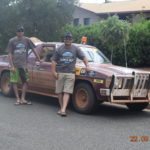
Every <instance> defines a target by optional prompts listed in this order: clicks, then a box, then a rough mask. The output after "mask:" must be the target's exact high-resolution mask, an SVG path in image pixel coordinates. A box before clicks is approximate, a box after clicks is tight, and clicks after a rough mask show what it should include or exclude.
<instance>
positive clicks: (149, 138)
mask: <svg viewBox="0 0 150 150" xmlns="http://www.w3.org/2000/svg"><path fill="white" fill-rule="evenodd" d="M129 140H130V142H149V141H150V136H147V135H143V136H129Z"/></svg>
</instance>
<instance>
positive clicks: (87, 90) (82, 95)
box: [72, 83, 97, 114]
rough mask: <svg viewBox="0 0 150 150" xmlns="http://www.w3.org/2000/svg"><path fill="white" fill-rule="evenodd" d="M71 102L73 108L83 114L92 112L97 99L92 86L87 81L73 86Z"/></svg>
mask: <svg viewBox="0 0 150 150" xmlns="http://www.w3.org/2000/svg"><path fill="white" fill-rule="evenodd" d="M72 104H73V107H74V109H75V110H76V111H77V112H79V113H83V114H90V113H92V112H93V111H94V110H95V109H96V106H97V101H96V97H95V94H94V92H93V89H92V87H91V86H90V85H89V84H87V83H79V84H77V85H76V86H75V89H74V93H73V97H72Z"/></svg>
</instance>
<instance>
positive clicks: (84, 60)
mask: <svg viewBox="0 0 150 150" xmlns="http://www.w3.org/2000/svg"><path fill="white" fill-rule="evenodd" d="M83 62H84V64H85V66H86V70H87V71H89V64H88V60H87V58H86V57H84V58H83Z"/></svg>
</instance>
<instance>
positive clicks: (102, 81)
mask: <svg viewBox="0 0 150 150" xmlns="http://www.w3.org/2000/svg"><path fill="white" fill-rule="evenodd" d="M93 82H94V83H100V84H103V83H104V80H101V79H94V80H93Z"/></svg>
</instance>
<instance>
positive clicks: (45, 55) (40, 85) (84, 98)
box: [0, 38, 150, 114]
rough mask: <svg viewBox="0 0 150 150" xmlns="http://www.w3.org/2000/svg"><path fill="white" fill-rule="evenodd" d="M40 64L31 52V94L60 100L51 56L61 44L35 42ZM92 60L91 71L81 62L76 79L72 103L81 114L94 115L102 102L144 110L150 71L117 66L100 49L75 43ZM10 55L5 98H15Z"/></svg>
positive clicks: (2, 69)
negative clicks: (93, 112) (10, 79)
mask: <svg viewBox="0 0 150 150" xmlns="http://www.w3.org/2000/svg"><path fill="white" fill-rule="evenodd" d="M31 39H32V41H33V42H34V44H35V45H36V50H37V53H38V54H39V55H40V57H41V59H42V60H43V61H42V63H39V62H38V61H37V60H36V58H35V56H34V54H33V53H32V51H31V50H29V52H28V71H29V84H28V92H30V93H37V94H41V95H47V96H52V97H57V95H56V94H55V79H54V77H53V75H52V72H51V59H50V58H51V57H52V55H53V53H54V51H55V50H56V48H57V47H58V46H60V45H61V44H62V43H59V42H47V43H45V42H41V41H38V42H37V41H36V42H35V41H34V39H33V38H31ZM75 45H76V46H78V47H80V49H81V50H82V51H83V52H84V54H85V55H86V57H87V59H88V61H89V68H90V70H89V72H86V69H85V66H84V64H83V62H82V61H81V60H79V59H78V60H77V63H76V72H75V73H76V80H75V87H74V92H73V95H72V96H71V102H72V104H73V107H74V108H75V110H76V111H77V112H80V113H85V114H87V113H91V112H92V111H94V110H95V109H96V107H97V106H98V104H99V103H102V102H110V103H119V104H124V105H126V106H127V107H128V108H129V109H130V110H135V111H141V110H143V109H144V108H146V107H147V106H148V104H149V102H150V72H148V71H141V70H136V69H131V68H125V67H120V66H115V65H113V64H112V63H111V62H110V61H109V60H108V58H106V56H104V54H103V53H102V52H101V51H100V50H98V49H97V48H96V47H93V46H89V45H82V44H75ZM9 72H10V70H9V63H8V56H7V55H2V56H0V87H1V92H2V93H3V94H4V95H5V96H12V95H13V89H12V85H11V83H10V82H9V78H10V77H9Z"/></svg>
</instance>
